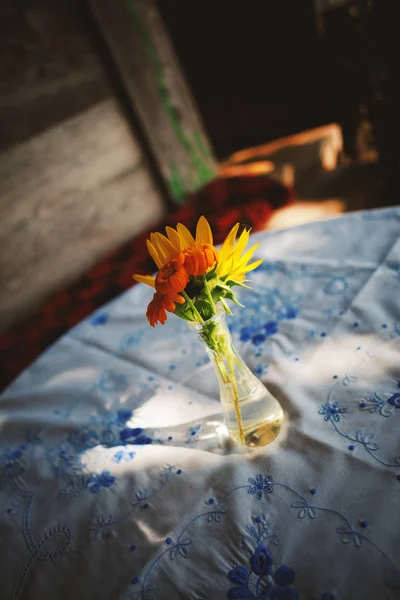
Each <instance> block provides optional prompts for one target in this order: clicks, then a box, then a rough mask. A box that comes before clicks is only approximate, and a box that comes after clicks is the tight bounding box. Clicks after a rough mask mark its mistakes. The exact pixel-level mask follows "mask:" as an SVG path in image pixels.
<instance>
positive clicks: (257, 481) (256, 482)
mask: <svg viewBox="0 0 400 600" xmlns="http://www.w3.org/2000/svg"><path fill="white" fill-rule="evenodd" d="M249 483H250V486H249V488H248V490H247V491H248V493H249V494H255V495H256V498H257V500H261V498H262V496H263V493H266V494H271V493H272V492H273V491H274V486H273V479H272V476H271V475H267V476H266V477H263V475H261V473H259V474H258V475H256V477H255V478H253V477H250V478H249Z"/></svg>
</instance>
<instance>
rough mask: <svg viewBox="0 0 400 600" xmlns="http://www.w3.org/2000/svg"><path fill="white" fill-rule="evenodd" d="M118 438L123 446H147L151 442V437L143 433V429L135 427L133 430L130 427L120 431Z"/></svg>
mask: <svg viewBox="0 0 400 600" xmlns="http://www.w3.org/2000/svg"><path fill="white" fill-rule="evenodd" d="M119 437H120V440H121V442H122V443H123V444H134V445H137V446H147V445H148V444H151V443H152V442H153V440H152V439H151V437H149V436H148V435H146V434H144V433H143V429H142V428H141V427H135V428H133V429H132V428H131V427H126V428H125V429H122V431H120V434H119Z"/></svg>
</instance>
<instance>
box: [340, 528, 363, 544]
mask: <svg viewBox="0 0 400 600" xmlns="http://www.w3.org/2000/svg"><path fill="white" fill-rule="evenodd" d="M336 531H337V532H338V533H340V535H341V536H342V542H343V544H350V543H351V542H353V544H354V545H355V546H356V547H357V548H361V546H362V543H363V538H362V536H361V535H360V534H359V533H358V531H355V530H354V529H351V528H349V527H347V526H345V525H343V526H342V527H338V528H337V530H336Z"/></svg>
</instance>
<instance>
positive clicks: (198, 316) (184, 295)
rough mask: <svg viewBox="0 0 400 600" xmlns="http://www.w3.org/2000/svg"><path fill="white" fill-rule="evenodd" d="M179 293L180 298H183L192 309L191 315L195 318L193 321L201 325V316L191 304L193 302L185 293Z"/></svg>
mask: <svg viewBox="0 0 400 600" xmlns="http://www.w3.org/2000/svg"><path fill="white" fill-rule="evenodd" d="M180 293H181V294H182V296H183V297H184V298H185V300H186V302H187V303H188V304H189V306H190V308H191V309H192V311H193V314H194V316H195V317H196V318H195V320H196V321H199V323H202V322H203V320H204V319H203V317H202V316H201V314H200V313H199V311H198V310H197V308H196V307H195V305H194V304H193V300H191V299H190V298H189V296H188V295H187V293H186V292H185V290H183V291H182V292H180Z"/></svg>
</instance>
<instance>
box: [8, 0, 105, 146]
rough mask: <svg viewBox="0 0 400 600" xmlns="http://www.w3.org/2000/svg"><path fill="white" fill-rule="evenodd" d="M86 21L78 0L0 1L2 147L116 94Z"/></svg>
mask: <svg viewBox="0 0 400 600" xmlns="http://www.w3.org/2000/svg"><path fill="white" fill-rule="evenodd" d="M88 21H89V20H88V19H86V20H85V12H84V10H83V5H82V1H81V0H57V1H56V2H54V0H35V1H34V2H26V0H2V1H1V2H0V56H1V62H0V150H3V149H5V148H8V147H10V146H12V145H14V144H18V143H21V142H23V141H24V140H26V139H29V138H31V137H33V136H34V135H37V134H40V133H41V132H43V131H45V130H47V129H50V128H51V127H52V126H53V125H57V124H58V123H60V122H61V121H64V120H66V119H70V118H71V117H73V116H74V115H77V114H79V113H80V112H81V111H85V110H87V109H88V108H90V107H91V106H93V105H95V104H97V103H99V102H103V101H104V100H106V99H107V98H110V97H112V96H113V95H114V91H113V89H112V86H111V84H110V82H109V80H108V77H107V73H106V72H105V69H104V67H103V64H102V61H101V60H100V58H99V56H98V55H97V52H96V49H95V48H94V46H93V44H92V38H91V32H92V29H93V25H92V24H90V22H88ZM90 25H92V29H91V27H90Z"/></svg>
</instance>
